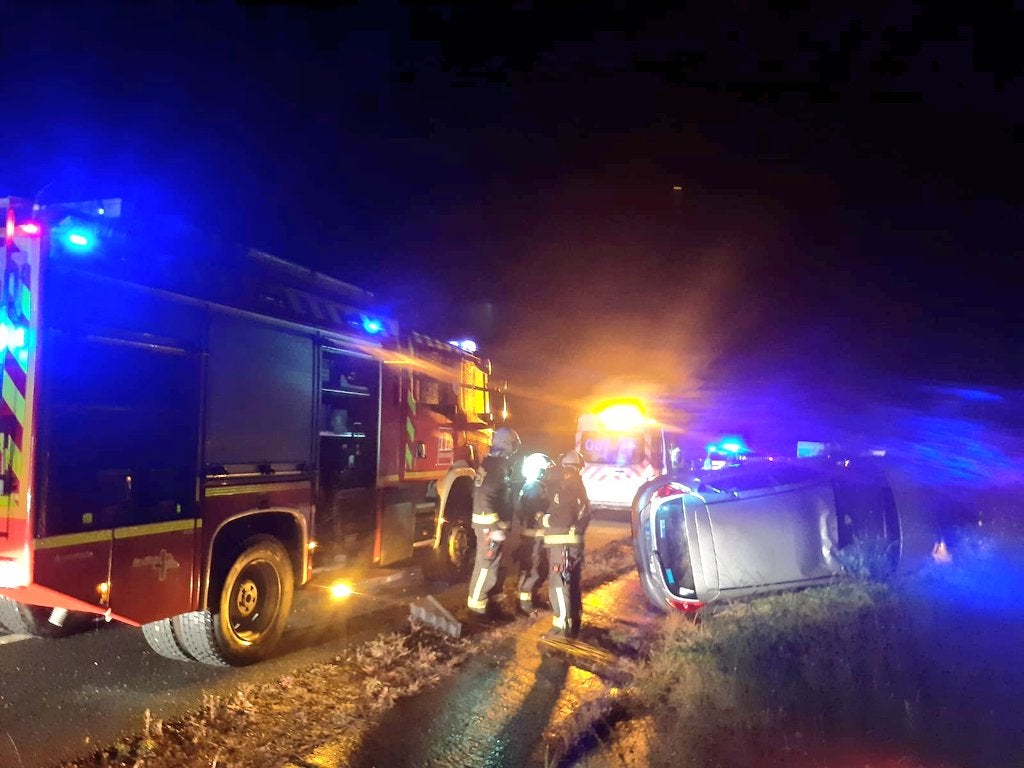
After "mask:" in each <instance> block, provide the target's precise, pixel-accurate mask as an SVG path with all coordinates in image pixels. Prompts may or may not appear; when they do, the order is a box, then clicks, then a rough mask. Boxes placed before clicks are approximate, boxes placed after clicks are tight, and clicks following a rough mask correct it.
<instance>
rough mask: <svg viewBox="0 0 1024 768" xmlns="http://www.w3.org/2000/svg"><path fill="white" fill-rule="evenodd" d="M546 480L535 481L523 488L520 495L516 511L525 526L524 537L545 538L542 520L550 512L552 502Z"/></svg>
mask: <svg viewBox="0 0 1024 768" xmlns="http://www.w3.org/2000/svg"><path fill="white" fill-rule="evenodd" d="M544 482H545V481H544V479H543V478H542V479H539V480H533V481H532V482H529V483H527V484H526V485H524V486H523V490H522V491H520V493H519V505H518V507H517V509H516V512H517V517H518V518H519V522H520V524H521V525H522V526H523V528H522V530H523V536H527V537H531V536H543V535H544V531H543V530H542V527H541V519H542V518H543V517H544V514H545V513H546V512H547V511H548V505H549V503H550V501H551V499H550V497H549V496H548V491H547V488H546V487H545V485H544Z"/></svg>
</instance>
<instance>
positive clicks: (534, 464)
mask: <svg viewBox="0 0 1024 768" xmlns="http://www.w3.org/2000/svg"><path fill="white" fill-rule="evenodd" d="M553 466H555V462H553V461H552V460H551V457H550V456H548V455H546V454H543V453H531V454H530V455H529V456H527V457H526V458H525V459H523V479H524V480H525V481H526V482H528V483H533V482H536V481H538V480H540V479H541V478H543V477H544V475H545V473H546V472H547V471H548V470H549V469H551V468H552V467H553Z"/></svg>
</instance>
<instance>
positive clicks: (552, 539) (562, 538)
mask: <svg viewBox="0 0 1024 768" xmlns="http://www.w3.org/2000/svg"><path fill="white" fill-rule="evenodd" d="M581 541H582V538H581V537H580V535H579V534H578V533H547V534H545V535H544V543H545V544H579V543H580V542H581Z"/></svg>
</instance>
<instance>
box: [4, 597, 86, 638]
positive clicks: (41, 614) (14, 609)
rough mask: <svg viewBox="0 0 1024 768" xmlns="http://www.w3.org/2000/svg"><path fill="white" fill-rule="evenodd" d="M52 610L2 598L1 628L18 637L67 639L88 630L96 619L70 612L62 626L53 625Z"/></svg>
mask: <svg viewBox="0 0 1024 768" xmlns="http://www.w3.org/2000/svg"><path fill="white" fill-rule="evenodd" d="M52 611H53V609H52V608H45V607H43V606H39V605H27V604H25V603H19V602H16V601H15V600H11V599H10V598H7V597H0V626H2V627H4V628H6V629H7V631H8V632H13V633H14V634H18V635H35V636H36V637H49V638H58V637H67V636H68V635H74V634H76V633H78V632H82V631H83V630H85V629H87V628H88V627H89V625H90V624H91V623H92V621H93V620H94V619H95V618H96V617H95V616H94V615H92V614H89V613H82V612H81V611H69V612H68V615H67V616H65V617H64V623H63V624H61V626H59V627H58V626H57V625H56V624H51V623H50V621H49V619H50V613H51V612H52Z"/></svg>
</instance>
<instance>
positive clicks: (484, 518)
mask: <svg viewBox="0 0 1024 768" xmlns="http://www.w3.org/2000/svg"><path fill="white" fill-rule="evenodd" d="M496 522H498V514H497V513H496V512H486V513H483V514H481V513H474V514H473V525H494V524H495V523H496Z"/></svg>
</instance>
